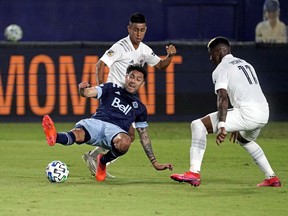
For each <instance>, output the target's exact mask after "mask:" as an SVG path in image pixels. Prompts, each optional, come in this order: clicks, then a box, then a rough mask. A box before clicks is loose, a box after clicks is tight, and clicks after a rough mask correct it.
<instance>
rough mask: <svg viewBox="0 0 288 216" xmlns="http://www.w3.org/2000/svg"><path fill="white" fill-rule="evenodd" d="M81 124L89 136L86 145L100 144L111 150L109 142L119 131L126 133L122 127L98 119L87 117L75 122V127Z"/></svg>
mask: <svg viewBox="0 0 288 216" xmlns="http://www.w3.org/2000/svg"><path fill="white" fill-rule="evenodd" d="M79 126H83V127H84V128H85V129H86V130H87V131H88V133H89V134H90V136H91V139H90V140H89V141H88V142H87V144H88V145H92V146H100V147H102V148H104V149H107V150H111V149H112V146H111V143H112V141H113V139H114V137H116V136H117V135H118V134H119V133H125V134H128V133H127V132H126V131H124V130H123V129H122V128H120V127H119V126H117V125H115V124H111V123H109V122H105V121H101V120H99V119H94V118H87V119H82V120H80V121H79V122H77V123H76V125H75V128H78V127H79Z"/></svg>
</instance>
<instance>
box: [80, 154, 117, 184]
mask: <svg viewBox="0 0 288 216" xmlns="http://www.w3.org/2000/svg"><path fill="white" fill-rule="evenodd" d="M82 158H83V160H84V161H85V162H86V165H87V167H88V169H89V170H90V172H91V176H92V177H95V175H96V169H97V160H96V159H94V157H92V156H91V155H90V151H89V152H87V153H85V154H83V156H82ZM107 166H108V163H107ZM106 177H107V178H115V176H113V175H111V174H110V173H109V172H108V171H106Z"/></svg>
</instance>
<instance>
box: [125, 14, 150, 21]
mask: <svg viewBox="0 0 288 216" xmlns="http://www.w3.org/2000/svg"><path fill="white" fill-rule="evenodd" d="M129 22H130V23H146V18H145V16H144V15H143V14H141V13H134V14H132V15H131V16H130V20H129Z"/></svg>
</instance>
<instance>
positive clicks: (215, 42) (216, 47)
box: [207, 36, 231, 65]
mask: <svg viewBox="0 0 288 216" xmlns="http://www.w3.org/2000/svg"><path fill="white" fill-rule="evenodd" d="M207 48H208V52H209V57H210V60H211V61H212V62H213V64H215V65H218V64H219V63H220V62H221V60H222V58H223V57H224V56H225V55H227V54H229V53H231V46H230V43H229V40H228V39H227V38H225V37H222V36H218V37H215V38H213V39H211V40H210V41H209V43H208V45H207Z"/></svg>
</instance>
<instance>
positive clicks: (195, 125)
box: [190, 119, 206, 131]
mask: <svg viewBox="0 0 288 216" xmlns="http://www.w3.org/2000/svg"><path fill="white" fill-rule="evenodd" d="M190 127H191V130H192V131H193V130H205V131H206V127H205V126H204V124H203V122H202V121H201V120H200V119H196V120H194V121H192V122H191V125H190Z"/></svg>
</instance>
